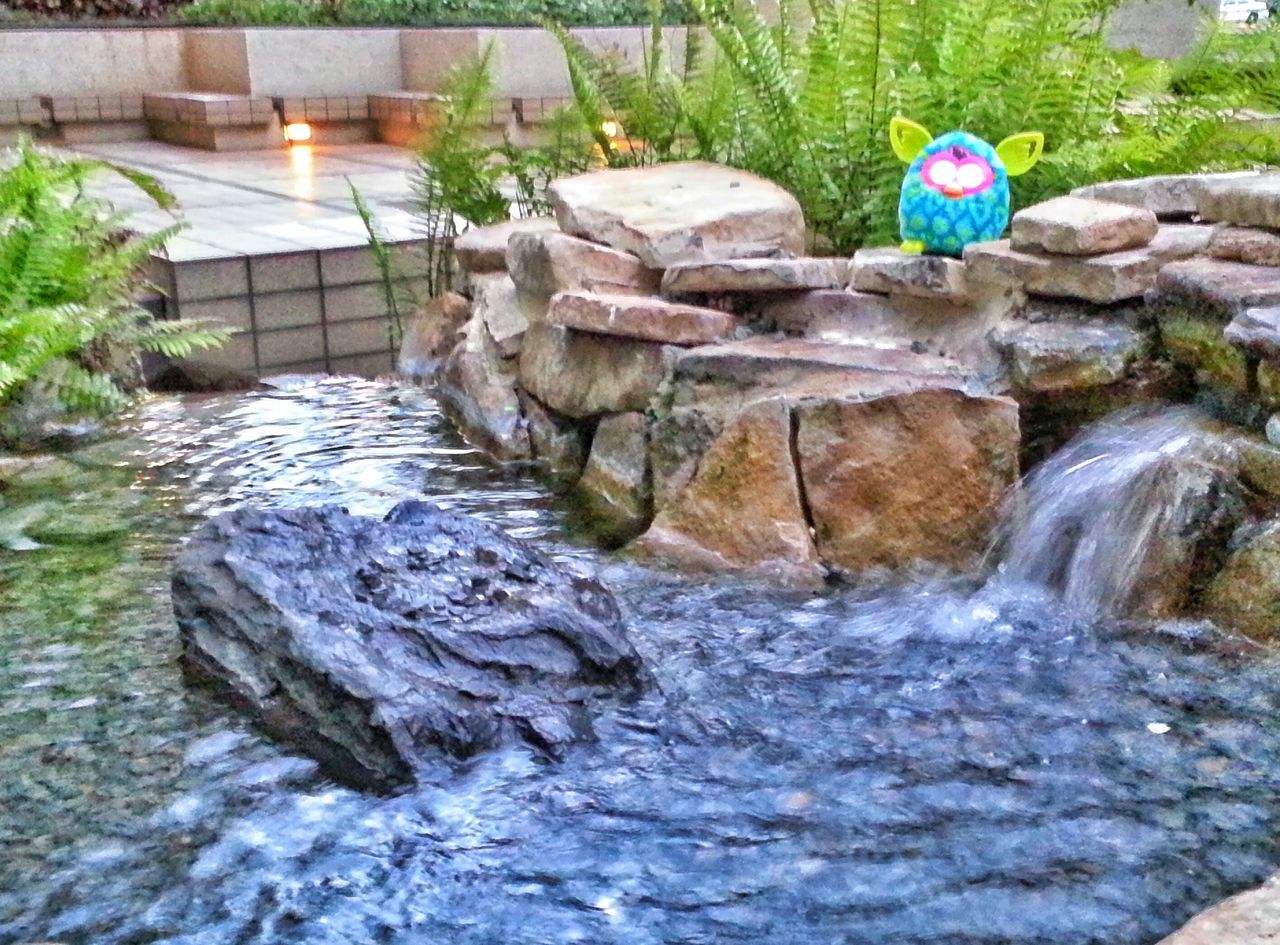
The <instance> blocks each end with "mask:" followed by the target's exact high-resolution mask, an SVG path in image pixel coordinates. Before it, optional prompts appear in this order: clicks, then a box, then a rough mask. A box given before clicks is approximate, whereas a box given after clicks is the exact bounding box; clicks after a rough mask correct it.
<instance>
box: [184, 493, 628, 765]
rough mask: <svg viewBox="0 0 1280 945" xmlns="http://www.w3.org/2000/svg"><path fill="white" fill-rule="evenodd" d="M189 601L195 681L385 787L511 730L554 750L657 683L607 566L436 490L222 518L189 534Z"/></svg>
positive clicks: (514, 739)
mask: <svg viewBox="0 0 1280 945" xmlns="http://www.w3.org/2000/svg"><path fill="white" fill-rule="evenodd" d="M173 608H174V614H175V616H176V618H177V622H178V630H179V634H180V636H181V640H182V660H183V664H184V667H185V669H186V670H187V673H188V676H189V677H190V678H193V679H196V680H199V681H204V682H209V683H212V684H213V685H214V686H216V687H217V689H218V690H219V691H220V692H222V693H223V694H225V696H226V697H227V698H228V699H229V701H231V702H232V703H233V704H234V705H236V706H237V707H238V708H240V709H242V710H244V711H245V712H247V713H248V714H249V715H250V716H251V717H252V718H253V719H254V720H255V721H256V722H257V723H259V724H260V725H262V726H263V727H264V728H266V729H267V730H268V731H269V732H271V733H272V734H274V735H276V736H277V737H280V738H282V739H285V740H287V741H289V742H292V743H293V744H295V745H297V746H298V747H300V748H301V749H302V750H303V751H306V752H308V753H309V754H312V755H314V756H315V757H316V758H317V759H318V760H320V761H321V762H322V763H324V764H325V765H327V767H328V768H329V770H330V772H331V773H332V774H333V775H335V776H336V777H338V778H341V779H343V780H345V781H348V782H351V783H354V784H356V785H357V786H360V787H369V788H373V789H378V790H381V789H385V788H388V787H393V786H395V785H398V784H402V783H404V782H407V781H412V780H414V779H415V778H416V777H418V776H419V775H420V774H422V773H424V772H426V771H428V770H430V769H432V768H436V767H439V766H440V765H442V764H449V763H450V762H451V761H453V760H454V759H466V758H468V757H471V756H473V755H475V754H477V753H478V752H481V751H485V750H488V749H492V748H497V747H501V746H505V745H509V744H524V745H527V746H529V747H530V748H532V749H533V750H534V751H536V752H538V753H540V754H543V755H550V756H555V755H556V754H558V753H559V752H560V751H562V750H563V749H564V748H565V747H566V746H567V745H569V744H571V743H573V742H577V741H582V740H586V739H590V738H591V737H592V736H593V730H592V715H593V712H594V711H596V709H597V708H598V706H599V705H600V704H601V703H602V702H604V701H605V700H608V699H610V698H612V697H615V696H625V695H627V694H630V693H632V692H634V691H636V690H637V689H638V687H639V685H640V682H641V664H640V659H639V657H638V655H637V654H636V652H635V650H634V649H633V648H632V646H631V643H630V642H629V641H628V639H627V636H626V632H625V629H624V627H623V625H622V620H621V617H620V614H619V610H618V607H617V604H616V603H615V602H614V600H613V597H612V596H611V595H610V593H609V592H608V590H607V589H606V588H605V587H604V586H603V585H601V584H600V583H599V582H598V581H596V580H595V578H594V577H592V576H590V575H588V574H585V573H580V572H577V571H572V570H569V569H568V568H566V567H565V566H564V565H561V564H558V563H557V562H555V561H554V560H552V559H551V558H550V557H549V556H548V555H545V554H543V553H542V552H540V551H539V550H538V549H536V548H535V547H533V546H532V545H530V544H528V543H526V542H522V541H519V540H517V539H514V538H510V537H508V536H507V535H505V534H503V533H502V532H501V531H500V530H499V529H497V528H495V527H494V526H492V525H488V524H485V523H483V522H480V521H479V520H476V519H471V518H468V517H466V516H463V515H458V514H455V513H451V512H444V511H441V510H439V509H437V508H435V507H433V506H430V505H426V504H425V503H421V502H413V501H410V502H403V503H401V504H400V505H398V506H396V507H395V508H394V509H392V510H391V512H390V513H389V514H388V515H387V517H386V518H385V519H384V520H382V521H378V520H376V519H371V518H364V517H361V516H356V515H350V514H348V512H347V510H346V509H343V508H338V507H335V506H328V507H323V508H313V509H289V510H283V509H279V510H260V509H253V508H242V509H238V510H236V511H233V512H228V513H225V514H223V515H220V516H218V517H217V518H214V519H212V520H210V521H208V522H206V523H205V524H204V525H203V526H201V527H200V529H199V530H198V531H197V532H196V533H195V535H194V536H193V537H192V539H191V541H190V542H189V543H188V544H187V545H186V546H185V547H184V548H183V551H182V553H181V555H180V556H179V558H178V561H177V563H176V565H175V567H174V573H173Z"/></svg>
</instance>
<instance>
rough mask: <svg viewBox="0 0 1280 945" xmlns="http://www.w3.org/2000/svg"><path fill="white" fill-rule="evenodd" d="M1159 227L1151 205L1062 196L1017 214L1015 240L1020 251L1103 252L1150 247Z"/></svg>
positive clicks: (1092, 254) (1068, 254)
mask: <svg viewBox="0 0 1280 945" xmlns="http://www.w3.org/2000/svg"><path fill="white" fill-rule="evenodd" d="M1159 228H1160V224H1159V223H1158V222H1157V221H1156V215H1155V214H1154V213H1152V212H1151V211H1150V210H1143V209H1140V208H1138V207H1130V206H1126V205H1125V204H1122V203H1114V202H1111V201H1106V200H1088V199H1085V198H1083V197H1057V198H1055V199H1053V200H1046V201H1045V202H1044V203H1040V204H1036V205H1035V206H1033V207H1027V208H1026V209H1025V210H1019V211H1018V212H1017V213H1015V214H1014V215H1013V227H1012V230H1011V231H1010V244H1011V245H1012V246H1013V248H1014V249H1016V250H1019V251H1021V252H1045V253H1061V254H1064V255H1067V256H1100V255H1102V254H1103V253H1114V252H1118V251H1120V250H1124V249H1138V248H1139V247H1142V246H1146V245H1147V244H1148V243H1150V242H1151V241H1152V240H1153V239H1155V236H1156V232H1157V231H1158V230H1159Z"/></svg>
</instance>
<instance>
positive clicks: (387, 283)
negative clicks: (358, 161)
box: [347, 178, 418, 351]
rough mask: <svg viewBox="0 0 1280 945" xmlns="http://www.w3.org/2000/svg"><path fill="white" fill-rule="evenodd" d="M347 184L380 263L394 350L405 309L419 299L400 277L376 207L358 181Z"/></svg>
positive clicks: (400, 335)
mask: <svg viewBox="0 0 1280 945" xmlns="http://www.w3.org/2000/svg"><path fill="white" fill-rule="evenodd" d="M347 186H348V187H350V188H351V201H352V203H353V204H354V205H355V208H356V215H357V216H359V217H360V222H361V223H363V224H364V229H365V233H366V234H368V243H369V250H370V252H372V253H373V261H374V265H376V266H377V267H378V277H379V278H380V279H381V280H382V296H383V300H384V301H385V302H386V305H387V343H388V344H389V345H390V347H391V350H392V351H399V350H400V342H401V340H402V339H403V338H404V318H403V316H402V314H401V310H402V308H413V307H415V306H416V305H417V304H418V299H417V298H415V297H414V296H413V293H412V292H411V291H410V290H409V289H408V286H407V283H405V282H404V280H403V279H401V278H400V273H399V271H398V269H397V267H396V264H395V259H394V258H392V254H391V247H390V246H388V245H387V241H386V240H385V239H384V238H383V236H382V234H381V233H380V232H378V222H377V220H376V219H375V218H374V215H373V211H372V210H371V209H370V208H369V205H368V204H367V203H366V202H365V199H364V197H363V196H362V195H361V193H360V191H359V190H357V189H356V185H355V184H353V183H351V180H350V178H348V179H347Z"/></svg>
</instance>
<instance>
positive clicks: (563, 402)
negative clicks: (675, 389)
mask: <svg viewBox="0 0 1280 945" xmlns="http://www.w3.org/2000/svg"><path fill="white" fill-rule="evenodd" d="M679 351H680V349H679V348H675V347H672V346H671V345H663V344H658V343H656V342H652V341H636V340H632V339H627V338H611V337H609V336H607V335H598V334H594V333H591V332H583V331H575V330H574V329H572V328H565V327H564V326H562V325H533V326H531V327H530V329H529V331H528V332H527V333H526V334H525V338H524V348H523V350H522V351H521V353H520V383H521V384H522V385H523V386H524V388H525V390H527V391H528V392H529V393H530V394H532V395H533V396H534V397H536V398H537V399H538V400H539V401H541V402H542V403H543V404H546V405H547V406H548V407H550V408H551V409H552V410H555V411H557V412H559V413H562V414H564V415H565V416H567V417H573V418H575V419H585V418H587V417H595V416H599V415H600V414H605V413H627V412H629V411H640V412H643V411H644V410H646V409H647V408H648V406H649V401H650V400H651V399H652V398H653V395H654V394H655V393H656V392H657V390H658V386H659V385H660V384H661V383H662V380H663V378H665V377H666V376H667V373H668V372H669V371H670V369H671V366H672V364H673V363H674V362H675V359H676V355H677V354H678V353H679Z"/></svg>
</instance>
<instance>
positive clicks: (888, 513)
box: [796, 389, 1021, 574]
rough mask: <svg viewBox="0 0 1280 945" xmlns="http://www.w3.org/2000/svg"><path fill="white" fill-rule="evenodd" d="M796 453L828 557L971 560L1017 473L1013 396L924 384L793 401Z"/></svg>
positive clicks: (883, 565) (873, 566) (897, 563)
mask: <svg viewBox="0 0 1280 945" xmlns="http://www.w3.org/2000/svg"><path fill="white" fill-rule="evenodd" d="M796 422H797V425H798V429H797V433H796V454H797V456H798V458H799V466H800V473H801V480H802V482H803V486H804V494H805V496H806V497H807V499H808V507H809V511H810V515H811V517H812V521H813V526H814V529H815V531H816V535H817V545H818V552H819V554H820V556H821V557H822V559H823V560H824V561H826V562H827V563H828V564H831V565H833V566H835V567H837V568H840V569H842V570H844V571H847V572H851V573H854V574H857V573H862V572H867V571H873V570H879V569H890V570H896V569H900V568H907V567H911V566H914V565H917V564H920V563H927V564H931V565H940V566H943V567H947V568H954V569H959V570H967V569H970V568H972V567H974V566H975V565H976V564H977V563H978V562H979V560H980V559H981V556H982V554H983V552H984V551H985V550H986V548H987V547H988V544H989V542H990V540H991V536H992V533H993V530H994V528H995V526H996V522H997V520H998V518H999V512H1000V506H1001V503H1002V501H1003V500H1004V498H1005V495H1006V493H1007V491H1008V490H1009V489H1010V488H1011V487H1012V486H1013V485H1014V484H1015V483H1016V482H1017V479H1018V450H1019V446H1020V443H1021V440H1020V436H1019V427H1018V405H1017V403H1016V402H1015V401H1013V400H1010V399H1008V398H1004V397H990V396H974V395H970V394H966V393H964V392H963V391H957V390H950V389H924V390H917V391H909V392H904V393H896V394H889V395H886V396H880V397H870V398H862V399H853V398H849V399H832V400H828V401H825V402H818V403H812V404H801V405H800V406H798V407H797V408H796Z"/></svg>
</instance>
